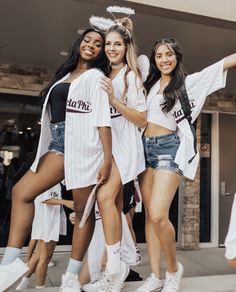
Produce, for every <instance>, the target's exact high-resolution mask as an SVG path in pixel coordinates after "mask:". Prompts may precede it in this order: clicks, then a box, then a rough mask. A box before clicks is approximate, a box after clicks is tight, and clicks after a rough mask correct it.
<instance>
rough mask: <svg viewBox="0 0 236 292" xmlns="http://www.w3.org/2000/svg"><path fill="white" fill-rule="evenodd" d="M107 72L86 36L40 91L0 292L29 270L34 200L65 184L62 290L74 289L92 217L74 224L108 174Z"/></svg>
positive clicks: (99, 41)
mask: <svg viewBox="0 0 236 292" xmlns="http://www.w3.org/2000/svg"><path fill="white" fill-rule="evenodd" d="M103 72H106V57H105V54H104V36H103V34H102V33H101V32H98V31H97V30H96V31H95V30H94V29H88V30H86V31H85V32H84V33H83V34H82V35H81V36H80V37H79V38H78V39H77V40H76V41H75V43H74V45H73V47H72V50H71V52H70V53H69V56H68V58H67V59H66V61H65V62H64V63H63V64H62V65H61V66H60V67H59V69H58V70H57V72H56V74H55V77H54V78H53V80H52V82H51V83H50V84H49V85H48V86H47V87H46V88H45V90H43V92H42V94H43V97H44V104H43V108H42V126H41V135H40V139H39V145H38V150H37V154H36V158H35V161H34V163H33V165H32V166H31V169H30V170H29V171H28V172H27V173H26V174H25V175H24V176H23V177H22V178H21V179H20V181H19V182H18V183H17V184H16V185H15V186H14V189H13V203H12V213H11V227H10V234H9V239H8V246H7V248H6V251H5V254H4V257H3V260H2V263H1V266H0V290H1V291H5V290H6V289H7V288H9V287H10V286H11V285H12V284H13V283H14V282H16V281H17V280H18V279H19V278H20V277H22V276H23V275H24V274H25V272H26V271H27V270H28V268H27V266H26V265H25V264H24V263H23V262H22V261H21V260H20V259H19V256H20V253H21V248H22V246H23V244H24V241H25V238H26V236H27V234H28V232H29V230H30V226H31V224H32V220H33V216H34V199H35V198H36V197H37V196H38V195H39V194H41V193H43V192H44V191H46V190H48V189H49V188H51V187H52V186H54V185H55V184H57V183H59V182H60V181H61V180H63V179H64V178H65V181H66V186H67V189H72V192H73V200H74V209H75V212H76V223H75V228H74V233H73V243H72V252H71V259H70V262H69V265H68V268H67V273H66V275H65V276H64V277H63V283H62V284H63V288H62V291H63V289H64V288H65V289H66V287H67V285H68V283H70V287H71V283H73V285H74V289H75V290H76V291H80V284H79V282H78V280H77V274H78V272H79V269H80V267H81V264H82V259H83V257H84V255H85V253H86V250H87V247H88V245H89V242H90V240H91V237H92V234H93V228H94V221H95V219H94V212H91V214H90V216H89V218H88V220H87V221H86V223H85V226H84V228H79V226H78V223H79V221H80V219H81V216H82V214H83V209H84V206H85V204H86V201H87V198H88V196H89V194H90V192H91V190H92V188H93V186H94V185H95V184H96V183H98V184H103V183H105V182H106V181H107V179H108V177H109V175H110V170H111V156H112V154H111V130H110V125H111V122H110V109H109V101H108V96H107V94H106V92H105V91H104V90H102V89H101V87H100V79H101V77H102V76H104V74H103Z"/></svg>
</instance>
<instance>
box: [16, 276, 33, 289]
mask: <svg viewBox="0 0 236 292" xmlns="http://www.w3.org/2000/svg"><path fill="white" fill-rule="evenodd" d="M29 281H30V278H26V277H23V278H22V279H21V281H20V283H19V284H18V286H17V287H16V290H22V289H27V288H28V287H29Z"/></svg>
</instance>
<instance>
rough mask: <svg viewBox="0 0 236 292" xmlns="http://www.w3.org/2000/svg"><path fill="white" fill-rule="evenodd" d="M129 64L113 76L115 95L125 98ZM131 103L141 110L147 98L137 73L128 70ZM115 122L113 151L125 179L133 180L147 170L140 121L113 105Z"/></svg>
mask: <svg viewBox="0 0 236 292" xmlns="http://www.w3.org/2000/svg"><path fill="white" fill-rule="evenodd" d="M125 71H126V66H124V68H122V69H121V70H120V72H119V73H118V74H117V76H116V77H115V78H114V79H113V80H112V84H113V87H114V95H115V97H116V98H117V99H121V98H122V93H123V90H124V74H125ZM127 78H128V91H127V96H126V103H127V106H128V107H130V108H133V109H136V110H138V111H140V112H143V111H146V100H145V96H144V94H143V90H142V88H141V87H140V85H141V84H140V82H139V81H138V80H136V78H135V75H134V73H133V72H132V71H131V72H129V73H128V76H127ZM110 111H111V117H112V119H111V122H112V153H113V157H114V159H115V162H116V165H117V167H118V170H119V173H120V176H121V180H122V183H123V184H125V183H127V182H129V181H131V180H133V179H134V178H135V177H136V176H137V175H138V174H139V173H141V172H142V171H144V170H145V159H144V151H143V144H142V137H141V136H142V134H141V131H140V130H139V129H138V127H137V126H136V125H134V124H133V123H132V122H130V121H128V120H127V119H126V118H124V117H123V116H122V115H120V113H118V112H117V111H116V109H115V108H114V107H112V106H111V108H110Z"/></svg>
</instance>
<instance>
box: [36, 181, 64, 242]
mask: <svg viewBox="0 0 236 292" xmlns="http://www.w3.org/2000/svg"><path fill="white" fill-rule="evenodd" d="M49 199H58V200H60V199H61V186H60V184H57V185H55V186H54V187H52V188H51V189H49V190H48V191H46V192H44V193H42V194H41V195H39V196H38V197H37V198H36V199H35V200H34V205H35V212H34V220H33V224H32V231H31V239H38V240H39V239H41V240H44V241H45V242H49V241H51V240H53V241H56V242H57V241H58V240H59V235H60V234H61V235H66V233H67V229H66V214H65V211H64V208H63V206H60V205H47V204H44V203H43V202H44V201H46V200H49Z"/></svg>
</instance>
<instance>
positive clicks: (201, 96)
mask: <svg viewBox="0 0 236 292" xmlns="http://www.w3.org/2000/svg"><path fill="white" fill-rule="evenodd" d="M226 76H227V70H224V59H222V60H220V61H219V62H217V63H214V64H213V65H211V66H209V67H207V68H205V69H203V70H202V71H200V72H197V73H194V74H191V75H188V76H187V77H186V81H185V82H186V89H187V93H188V97H189V99H190V103H191V100H192V101H193V107H192V117H193V120H194V119H195V118H197V116H198V115H199V113H200V111H201V109H202V107H203V105H204V103H205V100H206V97H207V96H208V95H210V94H211V93H213V92H215V91H217V90H219V89H221V88H224V87H225V84H226Z"/></svg>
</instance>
